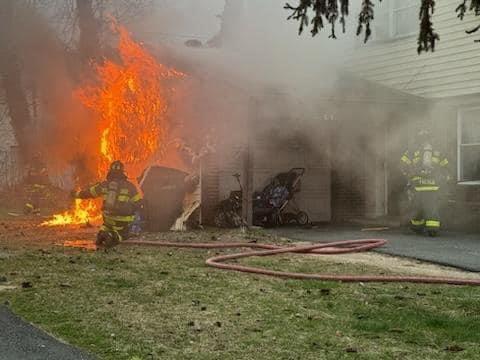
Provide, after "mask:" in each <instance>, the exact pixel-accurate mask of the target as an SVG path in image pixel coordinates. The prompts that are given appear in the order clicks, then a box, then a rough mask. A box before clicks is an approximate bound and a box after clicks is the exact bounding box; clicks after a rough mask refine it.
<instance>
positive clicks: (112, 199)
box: [72, 161, 142, 248]
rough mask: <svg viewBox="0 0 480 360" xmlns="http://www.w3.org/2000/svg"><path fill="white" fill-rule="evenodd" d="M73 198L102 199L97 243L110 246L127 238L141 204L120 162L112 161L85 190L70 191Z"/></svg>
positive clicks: (135, 189) (140, 199)
mask: <svg viewBox="0 0 480 360" xmlns="http://www.w3.org/2000/svg"><path fill="white" fill-rule="evenodd" d="M72 196H73V197H74V198H77V199H92V198H97V197H102V198H103V208H102V212H103V225H102V228H101V229H100V231H99V232H98V234H97V245H98V246H101V247H106V248H110V247H114V246H116V245H118V244H119V243H120V242H121V241H122V240H125V239H127V238H128V236H129V234H130V226H131V225H132V223H133V221H134V220H135V213H136V212H137V211H139V210H140V208H141V207H142V196H141V194H140V193H139V192H138V190H137V188H136V187H135V185H134V184H132V183H131V182H130V181H128V180H127V176H126V175H125V168H124V165H123V164H122V163H121V162H120V161H114V162H113V163H112V164H111V165H110V170H109V172H108V174H107V179H106V180H105V181H103V182H101V183H97V184H95V185H93V186H91V187H90V188H88V189H86V190H81V191H78V192H75V191H74V192H73V193H72Z"/></svg>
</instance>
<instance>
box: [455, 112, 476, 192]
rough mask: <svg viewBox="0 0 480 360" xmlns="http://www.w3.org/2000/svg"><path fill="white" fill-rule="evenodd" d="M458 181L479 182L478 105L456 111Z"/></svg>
mask: <svg viewBox="0 0 480 360" xmlns="http://www.w3.org/2000/svg"><path fill="white" fill-rule="evenodd" d="M457 172H458V181H459V182H465V183H472V182H475V183H477V182H478V183H479V184H480V107H477V108H470V109H464V110H460V111H459V112H458V169H457Z"/></svg>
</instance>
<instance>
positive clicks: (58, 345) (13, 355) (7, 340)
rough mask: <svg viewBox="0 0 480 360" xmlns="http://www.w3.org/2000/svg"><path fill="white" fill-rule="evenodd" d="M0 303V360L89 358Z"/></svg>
mask: <svg viewBox="0 0 480 360" xmlns="http://www.w3.org/2000/svg"><path fill="white" fill-rule="evenodd" d="M93 359H94V357H92V356H91V355H88V354H86V353H84V352H82V351H81V350H78V349H76V348H74V347H72V346H70V345H68V344H65V343H63V342H60V341H59V340H57V339H55V338H53V337H52V336H50V335H48V334H47V333H45V332H43V331H42V330H39V329H37V328H36V327H34V326H32V325H31V324H29V323H27V322H25V321H23V320H22V319H21V318H19V317H18V316H16V315H15V314H13V313H12V312H11V311H10V310H9V309H8V308H7V307H5V306H0V360H93Z"/></svg>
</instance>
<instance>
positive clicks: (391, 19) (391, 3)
mask: <svg viewBox="0 0 480 360" xmlns="http://www.w3.org/2000/svg"><path fill="white" fill-rule="evenodd" d="M388 6H389V9H388V15H389V18H388V22H389V24H388V26H389V29H388V32H389V34H390V39H392V40H396V39H403V38H408V37H412V36H415V35H416V34H417V31H418V29H415V30H412V32H410V33H408V34H398V35H397V34H395V25H396V21H397V19H396V18H395V14H396V13H398V12H399V11H402V10H406V9H409V8H413V7H415V8H416V7H418V6H419V4H413V5H407V6H402V7H398V8H395V1H392V0H390V1H389V4H388Z"/></svg>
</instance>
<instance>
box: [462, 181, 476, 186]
mask: <svg viewBox="0 0 480 360" xmlns="http://www.w3.org/2000/svg"><path fill="white" fill-rule="evenodd" d="M457 185H462V186H476V185H480V180H475V181H460V182H458V183H457Z"/></svg>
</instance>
